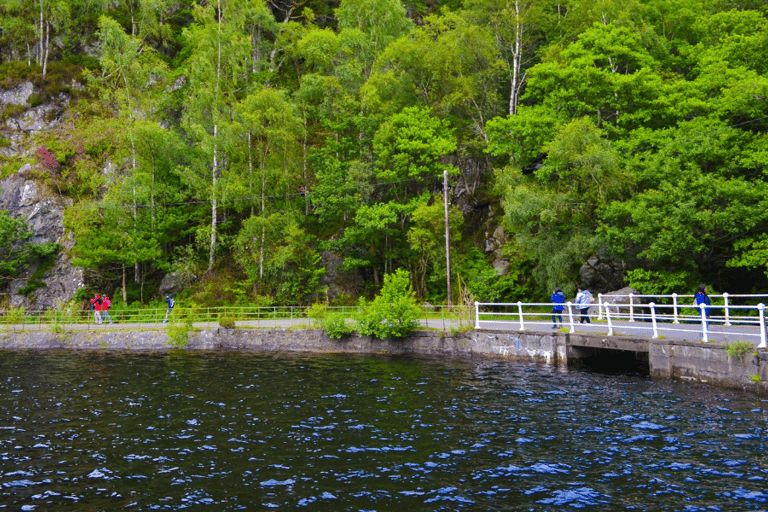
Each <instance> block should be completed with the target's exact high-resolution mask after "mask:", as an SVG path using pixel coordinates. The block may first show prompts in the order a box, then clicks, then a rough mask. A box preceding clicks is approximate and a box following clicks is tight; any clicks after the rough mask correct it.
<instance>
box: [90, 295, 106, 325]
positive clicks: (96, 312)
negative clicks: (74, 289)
mask: <svg viewBox="0 0 768 512" xmlns="http://www.w3.org/2000/svg"><path fill="white" fill-rule="evenodd" d="M102 302H103V301H102V300H101V295H99V294H98V293H97V294H96V297H94V298H92V299H91V304H93V316H94V317H96V323H97V324H99V325H100V324H101V305H102Z"/></svg>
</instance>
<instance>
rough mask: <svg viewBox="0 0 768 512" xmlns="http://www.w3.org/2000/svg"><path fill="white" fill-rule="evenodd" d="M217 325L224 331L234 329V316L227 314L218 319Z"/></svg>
mask: <svg viewBox="0 0 768 512" xmlns="http://www.w3.org/2000/svg"><path fill="white" fill-rule="evenodd" d="M219 325H220V326H221V327H223V328H225V329H234V328H235V315H234V314H233V313H227V314H224V315H222V316H220V317H219Z"/></svg>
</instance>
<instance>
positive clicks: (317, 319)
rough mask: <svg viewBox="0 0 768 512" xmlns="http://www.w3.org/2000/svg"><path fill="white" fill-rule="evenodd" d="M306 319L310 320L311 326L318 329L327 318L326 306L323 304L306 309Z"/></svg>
mask: <svg viewBox="0 0 768 512" xmlns="http://www.w3.org/2000/svg"><path fill="white" fill-rule="evenodd" d="M306 314H307V318H311V319H312V325H313V326H314V327H320V326H321V325H322V321H323V320H324V319H325V317H326V316H328V305H327V304H323V303H317V304H312V305H311V306H310V307H309V309H307V312H306Z"/></svg>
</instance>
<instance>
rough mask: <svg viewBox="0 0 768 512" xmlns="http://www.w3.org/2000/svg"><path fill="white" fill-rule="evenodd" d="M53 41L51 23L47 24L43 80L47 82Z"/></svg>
mask: <svg viewBox="0 0 768 512" xmlns="http://www.w3.org/2000/svg"><path fill="white" fill-rule="evenodd" d="M50 39H51V22H50V21H46V22H45V55H44V56H43V80H45V72H46V71H47V70H48V48H50Z"/></svg>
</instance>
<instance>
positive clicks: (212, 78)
mask: <svg viewBox="0 0 768 512" xmlns="http://www.w3.org/2000/svg"><path fill="white" fill-rule="evenodd" d="M194 18H195V24H194V25H193V26H191V27H190V28H188V29H186V30H185V32H184V34H185V37H186V42H187V44H188V46H189V48H190V51H191V55H190V57H189V59H188V60H187V63H186V70H187V72H188V77H189V83H188V88H187V90H186V95H185V100H184V105H183V108H184V113H183V121H182V124H183V126H184V128H185V129H186V130H187V132H188V134H189V136H190V137H191V138H192V140H193V141H194V142H196V143H197V144H199V146H200V150H201V152H202V154H203V155H204V158H205V159H206V160H207V162H206V161H204V162H200V163H198V165H196V166H195V167H194V169H195V170H197V171H202V170H206V169H207V174H208V178H209V179H208V182H207V185H206V186H205V189H204V191H205V193H206V195H207V196H208V198H209V199H208V200H209V201H210V204H211V224H210V241H209V251H208V270H212V269H213V266H214V263H215V261H216V247H217V242H218V228H217V224H218V213H219V205H220V201H221V196H220V191H221V189H222V184H221V183H220V180H221V179H222V177H223V176H225V174H226V170H227V165H228V161H227V159H226V157H225V155H224V152H223V148H224V146H225V141H224V140H223V135H222V134H223V132H224V131H225V130H223V127H224V124H226V123H228V122H230V119H231V116H230V114H229V113H230V111H231V109H232V108H233V105H234V103H235V97H234V94H235V92H236V91H237V90H238V88H239V87H240V86H241V85H242V83H241V73H242V72H243V71H244V63H245V62H246V58H247V57H248V55H249V53H250V42H249V40H248V38H247V37H246V36H245V35H243V32H242V27H241V26H240V17H239V14H238V13H237V11H236V10H235V9H234V5H233V3H230V2H228V1H227V0H217V2H216V3H215V5H214V4H208V5H207V6H205V7H202V6H196V7H195V10H194Z"/></svg>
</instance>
